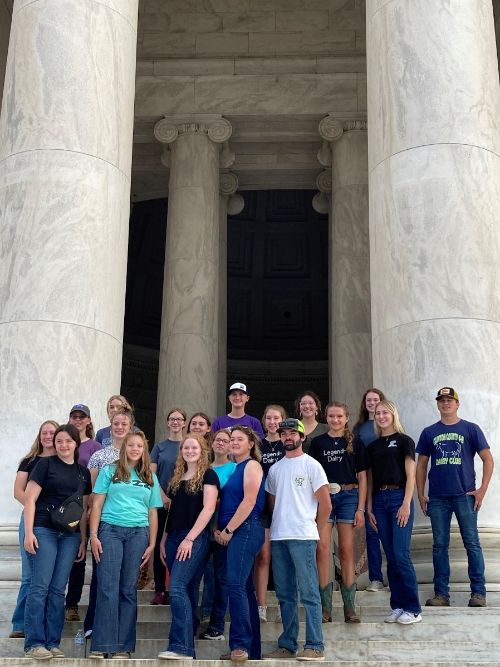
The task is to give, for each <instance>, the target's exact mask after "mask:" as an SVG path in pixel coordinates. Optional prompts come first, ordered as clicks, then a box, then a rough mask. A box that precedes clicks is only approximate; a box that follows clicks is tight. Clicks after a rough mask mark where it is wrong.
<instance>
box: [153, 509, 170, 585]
mask: <svg viewBox="0 0 500 667" xmlns="http://www.w3.org/2000/svg"><path fill="white" fill-rule="evenodd" d="M167 516H168V512H167V510H166V509H165V508H164V507H159V508H158V534H157V536H156V544H155V551H154V557H153V574H154V578H155V591H156V593H164V592H165V576H166V574H167V570H166V568H165V565H163V563H162V562H161V559H160V542H161V538H162V537H163V531H164V530H165V523H166V521H167Z"/></svg>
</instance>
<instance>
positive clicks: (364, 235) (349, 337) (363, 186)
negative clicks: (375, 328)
mask: <svg viewBox="0 0 500 667" xmlns="http://www.w3.org/2000/svg"><path fill="white" fill-rule="evenodd" d="M319 133H320V136H321V137H322V139H323V141H324V144H323V147H322V149H321V150H320V152H319V154H318V159H319V160H320V161H321V162H322V163H323V164H324V166H325V167H327V170H326V171H325V172H323V174H320V176H319V178H318V188H319V189H320V191H321V190H323V191H324V190H325V189H328V188H330V190H331V196H330V198H329V204H330V208H329V222H330V233H329V300H330V310H329V315H330V317H329V319H330V396H331V398H332V399H333V400H336V401H342V402H344V403H347V405H348V406H349V408H350V411H351V414H352V418H353V419H354V418H355V414H356V411H357V408H358V405H359V401H360V397H361V395H362V394H363V391H365V390H366V389H367V387H370V386H371V384H372V356H371V345H372V343H371V323H370V249H369V239H368V160H367V132H366V122H365V121H352V122H344V123H342V122H339V121H337V120H335V119H334V118H332V117H331V116H326V117H325V118H323V120H322V121H321V122H320V124H319Z"/></svg>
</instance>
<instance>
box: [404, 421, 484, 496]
mask: <svg viewBox="0 0 500 667" xmlns="http://www.w3.org/2000/svg"><path fill="white" fill-rule="evenodd" d="M489 448H490V447H489V445H488V443H487V442H486V438H485V437H484V433H483V432H482V431H481V429H480V428H479V426H478V425H477V424H473V423H472V422H468V421H466V420H465V419H461V420H460V421H459V422H457V423H456V424H443V422H441V421H438V422H436V423H435V424H432V425H431V426H427V428H424V430H423V431H422V433H421V434H420V438H419V440H418V445H417V454H422V455H423V456H428V457H429V458H430V460H431V467H430V470H429V497H430V498H432V497H437V496H462V495H464V494H466V493H467V492H468V491H474V489H475V488H476V473H475V471H474V456H475V454H476V452H480V451H481V450H483V449H489Z"/></svg>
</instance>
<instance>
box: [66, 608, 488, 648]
mask: <svg viewBox="0 0 500 667" xmlns="http://www.w3.org/2000/svg"><path fill="white" fill-rule="evenodd" d="M423 619H424V620H423V622H422V623H418V624H415V625H413V626H411V628H409V627H406V626H402V625H399V624H398V623H392V624H389V623H384V622H383V621H382V620H378V621H363V622H362V623H344V621H343V620H342V621H334V622H333V623H324V624H323V625H322V629H323V636H324V638H325V639H327V640H333V641H335V640H336V639H362V640H375V639H377V640H378V639H384V640H393V639H394V640H398V639H407V637H408V632H411V639H412V640H413V639H422V640H424V639H428V640H436V641H437V640H439V639H442V638H443V637H446V640H447V641H470V642H474V641H478V642H479V641H489V640H491V638H492V637H499V638H500V616H499V614H498V610H496V613H495V614H491V615H490V616H487V617H485V616H483V617H482V621H481V622H476V623H468V622H467V619H466V618H465V616H461V617H459V622H457V615H452V616H449V617H448V618H446V619H444V618H440V619H435V617H433V616H427V615H425V614H424V616H423ZM81 627H82V624H81V623H66V624H65V626H64V630H63V636H64V637H71V638H73V637H74V636H75V635H76V633H77V632H78V630H80V629H81ZM201 627H204V626H201ZM282 629H283V628H282V626H281V624H280V623H261V626H260V632H261V638H262V640H269V641H272V640H276V639H277V637H278V636H279V634H280V633H281V632H282ZM169 631H170V623H169V622H161V621H139V622H138V623H137V637H138V638H139V639H164V638H165V637H167V636H168V633H169ZM198 634H199V632H198ZM224 636H225V637H226V639H227V638H228V636H229V623H228V622H226V624H225V627H224ZM304 636H305V623H304V622H303V621H301V622H300V623H299V638H300V639H301V640H302V639H303V638H304ZM205 641H209V642H211V643H214V644H217V643H218V640H215V641H214V640H205Z"/></svg>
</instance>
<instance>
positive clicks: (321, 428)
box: [302, 422, 328, 454]
mask: <svg viewBox="0 0 500 667" xmlns="http://www.w3.org/2000/svg"><path fill="white" fill-rule="evenodd" d="M323 433H328V424H321V423H320V422H318V424H317V425H316V428H315V429H314V430H313V431H311V432H310V433H309V435H306V438H305V440H304V442H303V443H302V451H303V452H304V453H305V454H307V452H308V451H309V447H310V446H311V442H312V439H313V438H317V437H318V435H323Z"/></svg>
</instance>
